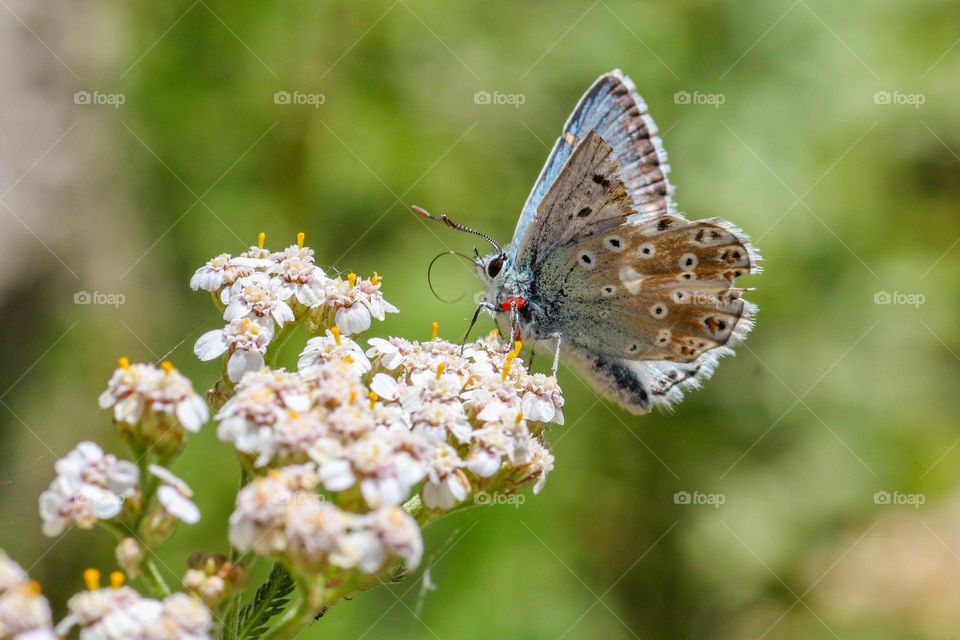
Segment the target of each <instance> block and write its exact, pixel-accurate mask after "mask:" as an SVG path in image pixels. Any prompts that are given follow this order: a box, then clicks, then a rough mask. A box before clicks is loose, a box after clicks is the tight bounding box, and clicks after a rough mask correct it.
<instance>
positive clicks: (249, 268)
mask: <svg viewBox="0 0 960 640" xmlns="http://www.w3.org/2000/svg"><path fill="white" fill-rule="evenodd" d="M272 264H273V263H272V262H271V261H270V260H267V259H263V258H258V257H252V256H243V257H239V258H232V257H230V254H229V253H221V254H220V255H218V256H216V257H215V258H211V259H210V260H209V261H208V262H207V263H206V264H205V265H203V266H202V267H200V268H199V269H197V271H196V272H195V273H194V274H193V277H192V278H190V288H191V289H193V290H194V291H199V290H201V289H202V290H203V291H210V292H211V293H215V292H217V291H219V290H220V289H222V288H223V287H228V286H230V285H232V284H233V283H234V282H236V281H237V280H239V279H240V278H244V277H246V276H249V275H252V274H253V273H256V272H257V271H261V270H264V269H267V268H269V267H270V266H271V265H272Z"/></svg>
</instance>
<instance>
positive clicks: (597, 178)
mask: <svg viewBox="0 0 960 640" xmlns="http://www.w3.org/2000/svg"><path fill="white" fill-rule="evenodd" d="M593 181H594V182H595V183H596V184H602V185H603V186H604V187H609V186H610V181H609V180H607V179H606V178H605V177H603V176H602V175H600V174H599V173H595V174H593Z"/></svg>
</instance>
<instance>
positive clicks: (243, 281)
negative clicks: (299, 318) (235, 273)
mask: <svg viewBox="0 0 960 640" xmlns="http://www.w3.org/2000/svg"><path fill="white" fill-rule="evenodd" d="M220 297H221V301H222V302H223V303H224V304H225V305H226V308H225V309H224V311H223V319H224V320H226V321H227V322H230V321H231V320H238V319H240V318H247V317H249V318H251V319H253V320H256V321H258V322H260V324H271V323H273V322H276V323H277V326H278V327H282V326H283V325H284V324H285V323H287V322H292V321H293V320H294V315H293V309H291V308H290V305H288V304H287V303H286V302H285V300H286V299H287V298H289V297H290V292H288V291H287V290H286V289H284V288H283V284H282V283H281V281H280V280H279V279H277V278H271V277H270V276H268V275H267V274H265V273H259V272H257V273H253V274H251V275H249V276H246V277H244V278H240V279H239V280H237V281H236V282H234V283H233V284H232V285H231V286H230V288H228V289H224V290H223V292H222V293H221V295H220Z"/></svg>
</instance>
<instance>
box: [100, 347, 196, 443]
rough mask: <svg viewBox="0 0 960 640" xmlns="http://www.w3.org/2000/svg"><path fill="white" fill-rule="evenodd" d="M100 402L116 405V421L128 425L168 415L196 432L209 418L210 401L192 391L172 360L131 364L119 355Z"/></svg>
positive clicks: (101, 405)
mask: <svg viewBox="0 0 960 640" xmlns="http://www.w3.org/2000/svg"><path fill="white" fill-rule="evenodd" d="M99 404H100V408H101V409H109V408H110V407H113V417H114V420H116V421H117V422H120V423H124V424H127V425H136V424H138V423H140V422H151V420H150V418H151V417H158V418H160V419H162V418H163V417H166V418H168V419H176V420H177V421H178V422H179V424H180V425H182V426H183V428H184V429H186V430H187V431H191V432H193V433H196V432H197V431H199V430H200V427H202V426H203V425H204V423H206V421H207V420H208V419H209V418H210V414H209V411H208V409H207V403H206V402H204V400H203V398H201V397H200V396H199V395H197V393H196V392H195V391H194V390H193V384H192V383H191V382H190V380H189V379H188V378H187V377H186V376H184V375H182V374H181V373H180V372H178V371H177V370H176V369H174V368H173V365H172V364H170V363H169V362H164V363H163V364H162V365H161V366H160V367H155V366H153V365H150V364H130V361H129V360H128V359H127V358H120V362H119V367H118V368H117V370H116V371H114V373H113V377H111V378H110V382H108V383H107V390H106V391H104V392H103V393H102V394H100V400H99Z"/></svg>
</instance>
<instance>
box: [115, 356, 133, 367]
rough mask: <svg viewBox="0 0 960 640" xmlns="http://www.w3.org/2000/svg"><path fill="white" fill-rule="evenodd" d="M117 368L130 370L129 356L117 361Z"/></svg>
mask: <svg viewBox="0 0 960 640" xmlns="http://www.w3.org/2000/svg"><path fill="white" fill-rule="evenodd" d="M117 366H119V367H120V368H121V369H129V368H130V358H128V357H127V356H121V357H120V359H119V360H117Z"/></svg>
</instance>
